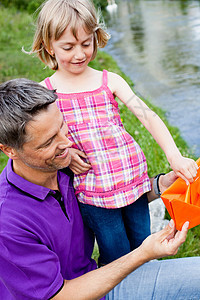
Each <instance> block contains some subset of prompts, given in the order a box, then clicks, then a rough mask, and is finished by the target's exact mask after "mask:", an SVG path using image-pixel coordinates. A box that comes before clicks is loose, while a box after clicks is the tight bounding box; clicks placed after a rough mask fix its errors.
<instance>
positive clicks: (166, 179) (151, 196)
mask: <svg viewBox="0 0 200 300" xmlns="http://www.w3.org/2000/svg"><path fill="white" fill-rule="evenodd" d="M177 178H178V177H177V176H176V175H175V173H174V172H173V171H171V172H169V173H167V174H165V175H160V177H159V181H158V186H159V190H160V192H161V193H163V192H164V191H165V190H166V189H167V188H168V187H169V186H170V185H171V184H172V183H174V181H175V180H176V179H177ZM153 181H154V177H153V178H150V182H151V191H150V192H148V193H147V197H148V202H149V203H150V202H151V201H153V200H155V199H157V198H159V195H157V194H156V193H155V190H154V187H153Z"/></svg>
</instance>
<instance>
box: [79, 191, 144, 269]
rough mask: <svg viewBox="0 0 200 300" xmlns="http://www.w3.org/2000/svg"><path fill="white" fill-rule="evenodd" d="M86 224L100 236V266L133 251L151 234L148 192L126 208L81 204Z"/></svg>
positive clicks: (98, 237) (98, 241) (98, 238)
mask: <svg viewBox="0 0 200 300" xmlns="http://www.w3.org/2000/svg"><path fill="white" fill-rule="evenodd" d="M79 205H80V211H81V214H82V217H83V221H84V224H85V225H86V226H87V227H89V228H90V229H91V230H92V231H93V232H94V233H95V236H96V240H97V244H98V246H99V253H100V256H99V265H100V266H101V265H104V264H108V263H110V262H111V261H113V260H115V259H117V258H119V257H121V256H123V255H125V254H127V253H129V252H130V251H131V250H133V249H135V248H137V247H138V246H139V245H140V244H141V243H142V242H143V240H144V239H145V238H146V237H147V236H148V235H150V215H149V207H148V200H147V195H146V194H144V195H142V196H141V197H140V198H139V199H138V200H137V201H135V202H134V203H133V204H131V205H128V206H125V207H123V208H116V209H107V208H101V207H96V206H92V205H87V204H83V203H79Z"/></svg>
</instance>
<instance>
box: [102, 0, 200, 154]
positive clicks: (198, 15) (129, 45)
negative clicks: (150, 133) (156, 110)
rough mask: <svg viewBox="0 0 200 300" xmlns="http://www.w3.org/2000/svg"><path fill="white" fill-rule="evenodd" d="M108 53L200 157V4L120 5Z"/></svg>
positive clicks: (177, 0) (132, 0)
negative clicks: (163, 113) (165, 115)
mask: <svg viewBox="0 0 200 300" xmlns="http://www.w3.org/2000/svg"><path fill="white" fill-rule="evenodd" d="M117 4H118V6H117V10H116V11H114V12H112V13H108V14H107V18H106V24H107V27H108V31H109V32H110V33H111V36H112V37H111V39H110V41H109V43H108V45H107V46H106V48H105V50H106V51H107V52H108V53H110V54H111V55H112V56H113V57H114V58H115V60H116V61H117V63H118V65H119V66H120V68H121V69H122V70H123V72H124V73H126V74H127V75H128V76H129V77H130V78H131V79H132V81H133V82H134V83H135V90H136V92H137V93H138V94H139V95H142V96H143V97H145V98H148V99H150V100H151V102H152V103H154V104H155V105H157V106H160V107H161V108H163V109H164V110H166V112H167V117H168V120H169V122H170V124H172V125H175V126H177V127H178V128H179V129H180V131H181V135H182V137H183V138H184V139H185V140H186V141H187V143H188V145H189V146H190V147H192V149H193V151H194V153H195V154H196V155H197V156H200V1H187V0H185V1H181V0H155V1H150V0H121V1H120V0H119V1H118V2H117Z"/></svg>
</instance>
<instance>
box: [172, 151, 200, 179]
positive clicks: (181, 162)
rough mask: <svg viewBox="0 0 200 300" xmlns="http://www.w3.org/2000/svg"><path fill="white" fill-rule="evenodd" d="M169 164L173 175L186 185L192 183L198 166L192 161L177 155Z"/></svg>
mask: <svg viewBox="0 0 200 300" xmlns="http://www.w3.org/2000/svg"><path fill="white" fill-rule="evenodd" d="M169 163H170V165H171V167H172V169H173V171H174V172H175V174H176V175H177V176H178V177H181V178H182V179H183V180H185V182H186V184H187V185H188V184H189V183H191V182H193V180H194V178H195V176H196V175H197V170H198V165H197V163H196V162H195V161H194V160H193V159H191V158H186V157H183V156H182V155H178V156H174V157H172V159H171V161H170V160H169Z"/></svg>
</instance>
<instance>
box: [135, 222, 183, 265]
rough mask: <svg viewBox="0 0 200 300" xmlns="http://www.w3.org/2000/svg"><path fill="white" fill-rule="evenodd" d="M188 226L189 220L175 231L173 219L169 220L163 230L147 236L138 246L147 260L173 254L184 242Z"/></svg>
mask: <svg viewBox="0 0 200 300" xmlns="http://www.w3.org/2000/svg"><path fill="white" fill-rule="evenodd" d="M188 226H189V222H185V224H184V225H183V227H182V229H181V231H176V228H175V224H174V221H173V220H171V221H170V222H169V224H168V225H167V226H166V227H165V228H164V229H163V230H161V231H159V232H156V233H154V234H152V235H150V236H148V237H147V238H146V239H145V240H144V242H143V243H142V245H141V246H140V248H141V250H142V255H144V257H145V258H146V260H147V261H149V260H152V259H158V258H161V257H165V256H169V255H175V254H176V253H177V252H178V248H179V247H180V246H181V245H182V244H183V243H184V242H185V239H186V236H187V232H188Z"/></svg>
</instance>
